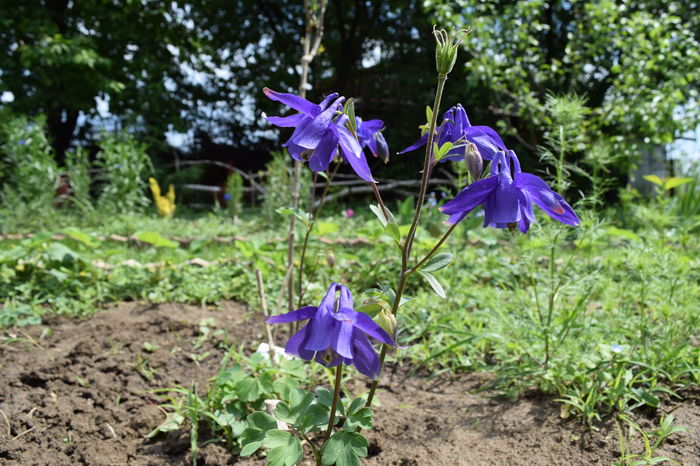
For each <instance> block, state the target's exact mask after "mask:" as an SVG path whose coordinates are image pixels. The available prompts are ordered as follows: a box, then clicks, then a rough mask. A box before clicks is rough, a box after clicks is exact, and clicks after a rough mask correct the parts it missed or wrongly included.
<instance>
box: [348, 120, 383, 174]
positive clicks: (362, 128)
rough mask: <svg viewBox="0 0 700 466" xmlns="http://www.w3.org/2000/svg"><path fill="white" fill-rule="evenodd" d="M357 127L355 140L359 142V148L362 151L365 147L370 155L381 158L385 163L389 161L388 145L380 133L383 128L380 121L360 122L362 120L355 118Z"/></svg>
mask: <svg viewBox="0 0 700 466" xmlns="http://www.w3.org/2000/svg"><path fill="white" fill-rule="evenodd" d="M355 122H356V126H357V139H358V140H359V141H360V146H362V148H363V149H364V148H365V147H367V148H368V149H369V150H370V152H372V155H374V156H375V157H381V159H382V160H383V161H384V162H385V163H386V162H388V161H389V145H388V144H387V143H386V139H384V135H383V134H382V133H381V131H382V129H383V128H384V122H383V121H382V120H367V121H362V118H360V117H355Z"/></svg>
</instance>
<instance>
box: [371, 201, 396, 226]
mask: <svg viewBox="0 0 700 466" xmlns="http://www.w3.org/2000/svg"><path fill="white" fill-rule="evenodd" d="M369 208H370V210H371V211H372V212H374V215H376V216H377V218H378V219H379V223H381V224H382V227H384V228H386V226H387V224H388V223H396V219H395V218H394V214H392V213H391V211H390V210H389V209H386V214H387V215H388V217H387V215H384V209H382V208H381V207H379V206H376V205H374V204H370V205H369Z"/></svg>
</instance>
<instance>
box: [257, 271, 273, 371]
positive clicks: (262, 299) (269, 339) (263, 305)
mask: <svg viewBox="0 0 700 466" xmlns="http://www.w3.org/2000/svg"><path fill="white" fill-rule="evenodd" d="M255 278H256V279H257V281H258V295H259V296H260V308H261V309H262V311H263V314H264V315H265V317H270V312H269V311H268V310H267V299H265V286H264V284H263V276H262V272H261V271H260V269H255ZM263 325H264V326H265V335H266V336H267V344H268V346H269V347H270V363H271V364H272V365H273V366H274V365H276V363H275V341H274V339H273V338H272V330H271V329H270V325H269V324H268V323H267V322H265V323H263Z"/></svg>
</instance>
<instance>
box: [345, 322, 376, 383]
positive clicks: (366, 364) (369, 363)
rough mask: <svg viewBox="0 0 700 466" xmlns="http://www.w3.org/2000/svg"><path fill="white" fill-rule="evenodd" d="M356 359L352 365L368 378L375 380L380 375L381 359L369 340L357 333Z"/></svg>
mask: <svg viewBox="0 0 700 466" xmlns="http://www.w3.org/2000/svg"><path fill="white" fill-rule="evenodd" d="M354 347H355V358H354V359H353V361H352V363H353V365H354V366H355V368H356V369H357V370H358V371H359V372H360V373H361V374H364V375H366V376H367V377H369V378H371V379H374V378H376V377H377V376H378V375H379V370H380V365H379V357H378V356H377V353H376V352H375V351H374V348H373V347H372V344H371V343H370V342H369V339H368V338H367V336H366V335H364V334H363V333H362V332H357V335H356V336H355V341H354Z"/></svg>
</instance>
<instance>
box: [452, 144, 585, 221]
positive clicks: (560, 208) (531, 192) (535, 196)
mask: <svg viewBox="0 0 700 466" xmlns="http://www.w3.org/2000/svg"><path fill="white" fill-rule="evenodd" d="M511 163H512V164H513V170H512V174H511ZM533 203H534V204H535V205H537V206H538V207H539V208H540V209H542V210H544V211H545V213H546V214H547V215H549V216H550V217H552V218H553V219H554V220H558V221H560V222H562V223H566V224H568V225H573V226H577V225H578V224H579V220H578V217H577V216H576V214H575V213H574V210H573V209H572V208H571V206H570V205H569V204H567V203H566V201H565V200H564V198H563V197H561V196H560V195H559V194H557V193H556V192H554V191H552V190H551V189H550V187H549V186H547V183H545V182H544V181H543V180H542V179H541V178H539V177H537V176H535V175H531V174H530V173H523V172H521V171H520V162H519V161H518V157H516V155H515V152H513V151H512V150H509V151H508V152H499V153H498V155H497V156H496V158H495V159H494V160H493V161H492V162H491V175H490V176H489V177H487V178H484V179H483V180H479V181H476V182H474V183H472V184H470V185H469V186H467V187H466V188H464V189H463V190H462V191H461V192H460V193H459V194H457V196H455V198H454V199H452V200H451V201H449V202H447V203H446V204H445V205H443V206H442V207H441V208H440V211H442V213H444V214H447V215H449V216H450V218H449V220H448V221H447V223H448V224H452V225H454V224H455V223H457V222H459V221H460V220H462V219H463V218H464V217H466V216H467V214H469V212H471V211H472V210H473V209H474V208H475V207H477V206H479V205H481V204H484V226H485V227H487V226H490V227H495V228H506V227H508V228H514V227H515V225H517V226H518V227H519V228H520V231H522V232H523V233H526V232H527V230H528V228H530V224H531V223H532V222H534V221H535V215H534V213H533V211H532V204H533Z"/></svg>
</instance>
